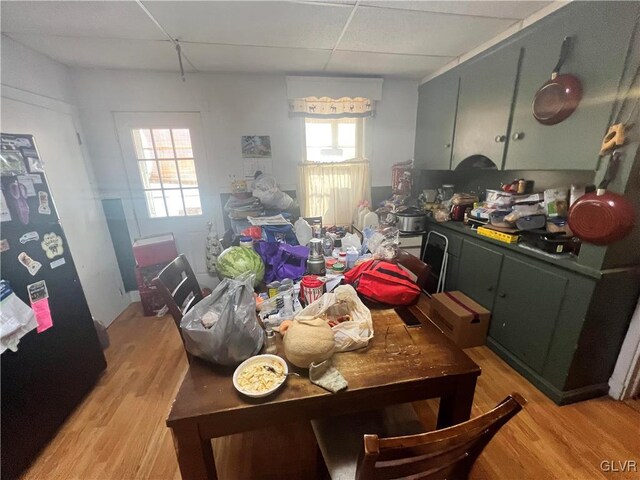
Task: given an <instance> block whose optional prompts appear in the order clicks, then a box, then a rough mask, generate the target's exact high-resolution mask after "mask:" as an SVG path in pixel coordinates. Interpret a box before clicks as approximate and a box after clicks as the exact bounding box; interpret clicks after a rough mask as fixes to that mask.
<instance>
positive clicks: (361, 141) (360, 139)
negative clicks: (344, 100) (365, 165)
mask: <svg viewBox="0 0 640 480" xmlns="http://www.w3.org/2000/svg"><path fill="white" fill-rule="evenodd" d="M345 119H347V120H353V121H354V123H355V125H356V144H355V150H356V156H355V157H354V158H349V159H345V160H340V161H337V162H322V161H317V160H309V157H308V153H309V150H308V148H307V120H311V121H312V122H311V123H329V124H330V125H331V148H339V145H338V124H339V123H340V122H341V120H345ZM302 120H303V121H302V127H303V130H304V131H303V136H302V141H303V150H304V155H303V158H304V162H305V163H345V162H354V161H355V162H360V161H364V160H365V156H364V150H365V137H364V136H365V120H366V119H365V118H364V117H342V118H318V117H305V118H303V119H302ZM345 123H346V122H345Z"/></svg>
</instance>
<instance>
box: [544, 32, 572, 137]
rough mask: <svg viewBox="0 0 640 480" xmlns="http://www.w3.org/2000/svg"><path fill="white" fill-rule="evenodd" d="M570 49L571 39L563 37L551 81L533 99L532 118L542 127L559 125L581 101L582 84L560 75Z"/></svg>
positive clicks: (567, 76) (566, 74)
mask: <svg viewBox="0 0 640 480" xmlns="http://www.w3.org/2000/svg"><path fill="white" fill-rule="evenodd" d="M570 49H571V37H564V41H563V42H562V48H561V49H560V59H559V60H558V63H557V64H556V67H555V68H554V69H553V72H552V73H551V80H548V81H547V82H545V84H544V85H542V87H540V88H539V89H538V91H537V92H536V95H535V97H534V98H533V105H532V109H533V116H534V117H535V119H536V120H537V121H538V122H540V123H542V124H543V125H555V124H556V123H560V122H561V121H563V120H564V119H566V118H567V117H568V116H569V115H571V114H572V113H573V112H574V110H575V109H576V108H577V107H578V104H579V103H580V100H581V99H582V84H581V83H580V80H579V79H578V77H575V76H574V75H571V74H569V73H563V74H560V69H561V68H562V65H563V64H564V62H565V60H566V59H567V56H568V55H569V50H570Z"/></svg>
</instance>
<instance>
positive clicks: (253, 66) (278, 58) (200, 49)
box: [181, 43, 330, 72]
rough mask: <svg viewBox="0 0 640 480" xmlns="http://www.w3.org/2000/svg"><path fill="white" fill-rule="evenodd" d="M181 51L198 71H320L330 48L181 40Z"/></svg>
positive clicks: (327, 57)
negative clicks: (258, 45) (315, 48)
mask: <svg viewBox="0 0 640 480" xmlns="http://www.w3.org/2000/svg"><path fill="white" fill-rule="evenodd" d="M181 45H182V51H183V52H184V54H185V55H186V56H187V57H188V58H189V60H190V61H191V63H193V65H194V66H195V67H196V68H197V69H198V70H199V71H207V72H320V71H322V69H323V67H324V65H325V64H326V63H327V60H328V59H329V54H330V51H329V50H308V49H301V48H275V47H247V46H235V45H211V44H203V43H181Z"/></svg>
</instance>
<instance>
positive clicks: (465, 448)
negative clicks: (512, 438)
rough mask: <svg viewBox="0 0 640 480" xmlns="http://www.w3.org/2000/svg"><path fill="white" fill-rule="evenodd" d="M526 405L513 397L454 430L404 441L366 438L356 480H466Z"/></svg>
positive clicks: (452, 428) (424, 434) (373, 436)
mask: <svg viewBox="0 0 640 480" xmlns="http://www.w3.org/2000/svg"><path fill="white" fill-rule="evenodd" d="M526 403H527V401H526V400H525V399H524V398H523V397H522V396H520V395H519V394H517V393H512V394H511V395H509V396H508V397H507V398H505V399H504V400H503V401H502V402H500V403H499V404H498V406H497V407H495V408H494V409H493V410H491V411H489V412H487V413H485V414H484V415H481V416H479V417H476V418H474V419H472V420H469V421H467V422H464V423H461V424H459V425H455V426H453V427H449V428H444V429H441V430H435V431H433V432H428V433H421V434H418V435H408V436H405V437H392V438H378V436H377V435H365V436H364V449H363V450H362V452H361V454H360V458H359V460H358V467H357V471H356V479H357V480H386V479H392V478H405V477H410V478H420V479H421V480H422V479H424V480H435V479H444V478H447V479H450V480H460V479H466V478H467V477H468V475H469V472H470V470H471V467H472V466H473V463H474V462H475V460H476V459H477V458H478V456H479V455H480V453H481V452H482V450H483V449H484V447H485V446H486V445H487V443H489V440H491V438H493V436H494V435H495V434H496V433H497V432H498V430H500V428H501V427H502V426H503V425H504V424H505V423H507V422H508V421H509V420H510V419H511V418H512V417H513V416H514V415H515V414H516V413H518V412H519V411H520V410H522V407H523V406H524V405H525V404H526Z"/></svg>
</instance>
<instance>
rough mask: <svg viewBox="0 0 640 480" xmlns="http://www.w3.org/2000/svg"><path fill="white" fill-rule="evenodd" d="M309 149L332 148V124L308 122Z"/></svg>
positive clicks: (306, 124)
mask: <svg viewBox="0 0 640 480" xmlns="http://www.w3.org/2000/svg"><path fill="white" fill-rule="evenodd" d="M305 127H306V133H307V147H331V145H332V144H333V142H332V141H331V124H329V123H313V122H306V123H305Z"/></svg>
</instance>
